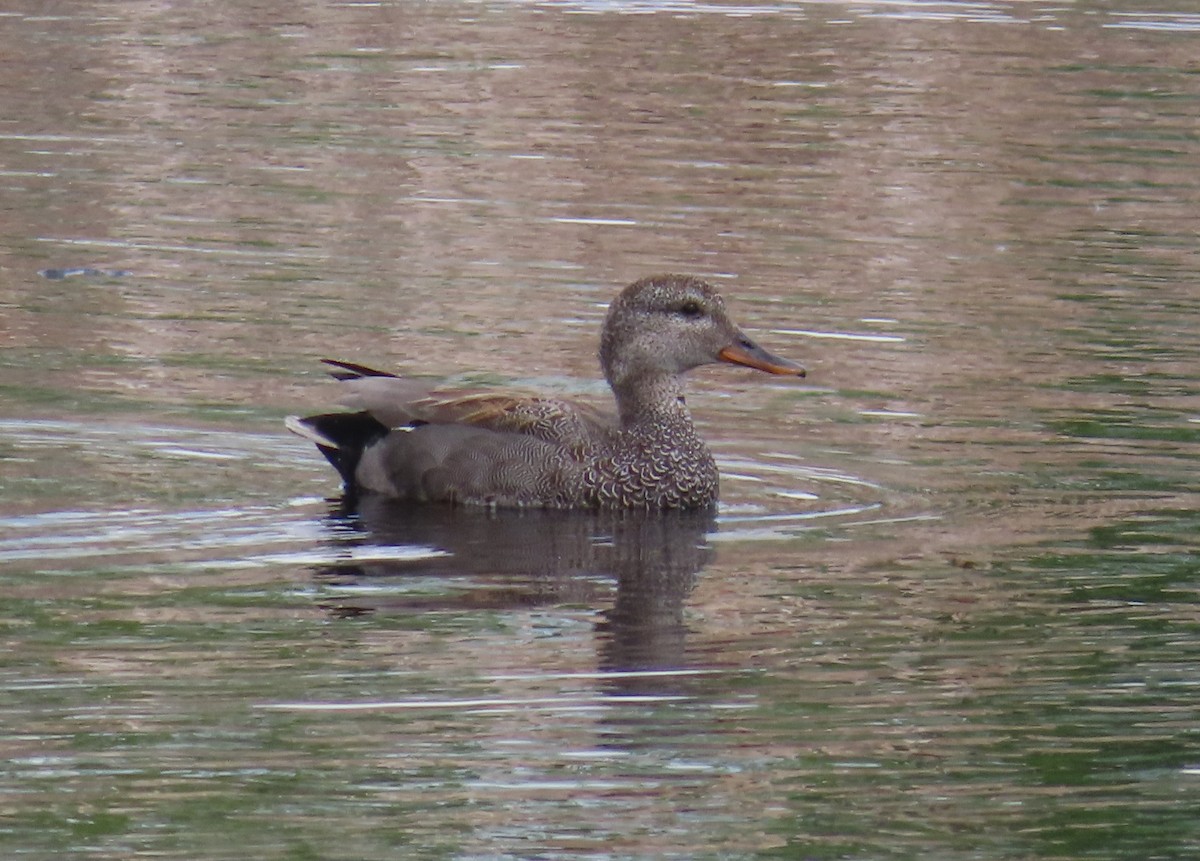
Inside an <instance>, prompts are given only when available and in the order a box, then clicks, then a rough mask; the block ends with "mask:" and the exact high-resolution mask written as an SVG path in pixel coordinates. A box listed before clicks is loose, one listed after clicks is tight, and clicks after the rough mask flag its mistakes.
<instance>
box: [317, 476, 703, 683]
mask: <svg viewBox="0 0 1200 861" xmlns="http://www.w3.org/2000/svg"><path fill="white" fill-rule="evenodd" d="M330 523H331V525H332V526H333V528H334V529H335V531H336V532H338V533H339V540H338V546H339V548H342V549H344V550H345V551H346V552H347V555H348V557H349V558H348V559H347V560H346V561H345V562H338V563H334V564H333V565H329V566H326V567H324V568H323V569H322V570H321V571H320V576H321V578H322V579H324V580H325V581H326V582H328V583H330V584H332V585H335V586H339V587H344V588H345V589H346V591H347V596H346V597H345V598H344V599H338V600H337V601H336V602H334V603H332V604H331V605H330V609H331V610H333V611H334V612H336V613H339V614H346V615H353V614H362V613H375V612H411V611H436V610H479V609H493V610H512V609H522V608H530V607H537V606H552V605H568V604H576V605H579V604H584V605H603V604H608V605H610V606H609V607H608V609H607V610H604V611H602V613H601V615H600V621H599V622H598V625H597V627H598V630H599V631H600V633H601V635H602V637H601V642H602V644H603V645H602V647H601V655H600V662H599V663H600V668H601V669H602V670H605V671H613V672H617V671H631V670H664V669H673V668H679V667H682V666H684V662H685V658H684V647H685V634H686V626H685V624H684V613H683V607H684V601H685V599H686V598H687V596H688V595H689V594H690V593H691V591H692V589H693V587H694V586H695V583H696V577H697V575H698V574H699V572H700V571H701V570H702V569H703V568H704V566H705V565H707V564H708V562H709V561H710V560H711V557H712V555H713V549H712V546H711V545H710V544H709V543H708V540H707V536H708V534H709V533H710V532H712V531H714V529H715V513H714V512H713V511H699V512H695V511H690V512H689V511H665V512H663V511H654V512H641V511H615V512H599V513H593V512H580V511H542V510H529V511H526V510H512V509H510V510H498V511H484V510H476V509H467V508H446V507H441V506H421V505H412V504H406V503H403V502H399V501H396V500H391V499H385V498H382V497H366V498H363V499H361V500H360V501H359V502H358V503H357V505H356V506H354V507H353V508H348V507H345V506H339V507H338V508H337V509H336V510H335V511H333V512H332V513H331V515H330ZM419 577H436V578H454V579H456V580H457V579H465V580H466V581H467V584H466V587H465V588H453V589H451V588H445V589H437V590H435V591H433V592H432V593H431V592H430V591H424V590H422V591H416V590H414V591H407V590H401V589H395V590H390V589H387V588H386V584H387V582H388V581H389V580H392V579H394V578H419ZM614 583H615V585H616V594H615V600H614V598H613V584H614ZM359 590H361V591H359Z"/></svg>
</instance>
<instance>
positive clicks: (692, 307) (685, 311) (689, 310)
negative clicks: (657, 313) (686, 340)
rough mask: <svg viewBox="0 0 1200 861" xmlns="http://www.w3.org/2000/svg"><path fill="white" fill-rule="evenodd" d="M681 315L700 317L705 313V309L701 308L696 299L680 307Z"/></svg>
mask: <svg viewBox="0 0 1200 861" xmlns="http://www.w3.org/2000/svg"><path fill="white" fill-rule="evenodd" d="M679 313H680V314H682V315H683V316H684V317H699V316H700V315H701V314H703V313H704V309H703V308H702V307H701V306H700V303H699V302H697V301H696V300H695V299H688V300H687V301H686V302H684V303H683V304H682V305H680V306H679Z"/></svg>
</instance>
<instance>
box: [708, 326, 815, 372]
mask: <svg viewBox="0 0 1200 861" xmlns="http://www.w3.org/2000/svg"><path fill="white" fill-rule="evenodd" d="M717 357H718V358H719V359H720V360H721V361H722V362H728V363H729V364H731V365H745V366H746V367H747V368H754V369H755V370H759V371H766V372H767V373H768V374H779V375H786V376H790V377H803V376H804V368H802V367H801V366H800V365H797V364H796V363H795V362H791V361H788V360H787V359H781V358H780V357H779V356H776V355H774V354H773V353H768V352H767V351H766V350H764V349H763V348H762V347H760V346H758V344H756V343H754V342H753V341H751V340H750V339H749V338H746V337H744V336H743V337H740V338H738V339H737V340H736V341H734V342H733V343H732V344H730V345H729V346H727V347H722V348H721V351H720V352H719V353H717Z"/></svg>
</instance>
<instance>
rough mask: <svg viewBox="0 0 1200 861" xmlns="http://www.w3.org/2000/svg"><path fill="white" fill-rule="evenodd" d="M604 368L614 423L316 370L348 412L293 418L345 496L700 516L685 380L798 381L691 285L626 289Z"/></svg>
mask: <svg viewBox="0 0 1200 861" xmlns="http://www.w3.org/2000/svg"><path fill="white" fill-rule="evenodd" d="M600 359H601V365H602V366H603V368H604V372H605V377H606V379H607V380H608V383H609V385H610V387H611V388H612V390H613V394H614V397H615V399H616V406H617V413H616V414H615V415H613V414H610V413H607V412H604V411H601V410H597V409H594V408H592V407H590V406H588V405H584V404H577V403H574V402H571V401H568V400H565V399H560V398H553V397H541V396H521V395H514V394H511V393H505V392H498V391H494V390H493V391H476V392H461V391H458V392H439V391H436V390H430V389H429V388H428V387H426V386H424V385H422V384H421V383H419V382H418V381H414V380H408V379H404V378H400V377H396V376H394V375H391V374H388V373H385V372H382V371H376V370H373V369H371V368H367V367H364V366H361V365H354V364H350V363H347V362H338V361H333V360H328V359H326V360H323V361H325V362H326V363H327V364H329V365H331V366H332V367H333V368H335V371H334V372H333V373H334V376H335V377H336V378H337V379H339V380H340V381H341V382H342V385H343V386H344V387H345V389H346V391H347V395H346V397H344V398H343V399H342V401H341V403H342V405H343V406H345V407H348V408H349V409H350V410H351V411H350V412H340V413H330V414H324V415H317V416H309V417H307V418H290V419H288V422H287V426H288V428H289V429H290V430H292V431H294V432H296V433H298V434H300V435H302V436H304V437H306V438H308V439H310V440H312V441H313V442H315V443H316V444H317V447H318V448H319V449H320V450H321V451H322V453H323V454H324V455H325V456H326V458H327V459H328V460H329V461H330V462H331V463H332V464H333V465H334V467H336V468H337V470H338V472H339V473H340V474H341V476H342V480H343V482H344V484H345V488H346V492H347V494H348V495H351V496H354V495H357V494H359V493H376V494H382V495H385V496H389V497H393V498H397V499H403V500H409V501H413V502H431V503H432V502H440V503H452V504H463V505H479V506H492V507H505V508H507V507H539V508H586V509H622V508H640V509H679V508H683V509H697V508H705V507H710V506H713V505H714V504H715V503H716V501H717V496H718V492H719V477H718V472H717V466H716V462H715V461H714V460H713V457H712V454H711V453H710V452H709V450H708V448H707V446H705V444H704V442H703V440H701V439H700V437H699V435H698V434H697V433H696V429H695V426H694V425H693V424H692V419H691V415H690V414H689V412H688V410H687V406H686V403H685V401H684V387H683V381H682V375H683V374H684V373H686V372H687V371H688V370H691V369H692V368H694V367H697V366H699V365H704V364H709V363H714V362H729V363H733V364H741V365H746V366H749V367H754V368H758V369H759V370H763V371H766V372H768V373H773V374H785V375H791V376H803V375H804V370H803V369H802V368H801V367H800V366H799V365H796V364H794V363H792V362H789V361H787V360H785V359H780V358H778V357H776V356H773V355H771V354H770V353H768V352H766V351H765V350H763V349H762V348H761V347H758V346H757V345H756V344H754V343H753V342H752V341H751V340H750V339H749V338H747V337H746V336H745V335H744V334H743V333H742V332H741V331H740V330H739V329H738V328H737V327H736V326H735V325H734V324H733V323H732V321H730V320H729V318H728V316H727V315H726V313H725V310H724V303H723V301H722V300H721V297H720V295H719V294H718V293H717V292H716V291H715V290H714V289H713V288H712V287H711V286H709V285H708V284H706V283H705V282H703V281H701V280H699V279H697V278H692V277H689V276H682V275H662V276H656V277H654V278H647V279H643V280H641V281H638V282H635V283H634V284H631V285H630V286H629V287H627V288H625V290H624V291H622V293H621V294H620V295H619V296H618V297H617V299H616V300H615V301H614V302H613V303H612V305H611V306H610V307H609V311H608V315H607V318H606V320H605V324H604V329H603V333H602V336H601V347H600Z"/></svg>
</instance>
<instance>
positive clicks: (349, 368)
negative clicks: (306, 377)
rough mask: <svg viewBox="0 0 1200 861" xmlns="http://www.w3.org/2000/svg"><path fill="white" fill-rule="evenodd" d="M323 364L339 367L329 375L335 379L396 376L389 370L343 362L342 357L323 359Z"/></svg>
mask: <svg viewBox="0 0 1200 861" xmlns="http://www.w3.org/2000/svg"><path fill="white" fill-rule="evenodd" d="M321 362H322V363H323V364H326V365H329V366H330V367H333V368H337V369H338V370H336V371H330V372H329V375H330V376H331V377H333V378H334V379H335V380H361V379H362V378H363V377H394V376H396V375H395V374H389V373H388V372H387V371H378V370H376V369H375V368H368V367H367V366H366V365H356V364H355V363H354V362H343V361H342V360H341V359H322V360H321Z"/></svg>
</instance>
